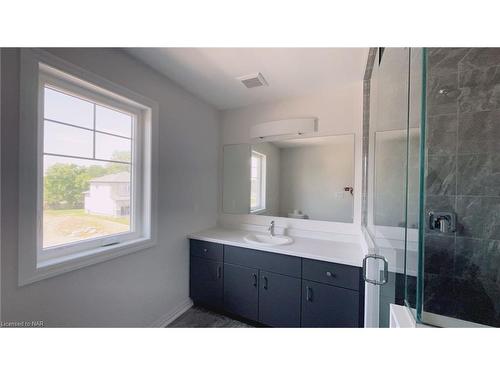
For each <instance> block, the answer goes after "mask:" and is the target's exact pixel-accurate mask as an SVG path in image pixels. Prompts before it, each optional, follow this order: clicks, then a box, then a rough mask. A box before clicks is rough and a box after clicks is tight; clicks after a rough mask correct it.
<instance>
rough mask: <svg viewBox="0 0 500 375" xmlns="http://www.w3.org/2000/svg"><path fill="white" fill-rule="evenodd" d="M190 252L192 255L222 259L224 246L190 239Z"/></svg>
mask: <svg viewBox="0 0 500 375" xmlns="http://www.w3.org/2000/svg"><path fill="white" fill-rule="evenodd" d="M190 253H191V256H195V257H200V258H205V259H211V260H220V261H222V257H223V246H222V244H219V243H214V242H207V241H199V240H190Z"/></svg>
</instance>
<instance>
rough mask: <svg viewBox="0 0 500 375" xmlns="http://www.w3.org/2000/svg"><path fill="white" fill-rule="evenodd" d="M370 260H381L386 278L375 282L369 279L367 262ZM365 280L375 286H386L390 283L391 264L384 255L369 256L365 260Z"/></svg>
mask: <svg viewBox="0 0 500 375" xmlns="http://www.w3.org/2000/svg"><path fill="white" fill-rule="evenodd" d="M369 258H373V259H377V260H378V259H380V260H382V261H383V262H384V278H383V279H382V280H380V281H379V280H373V279H370V278H368V276H367V274H366V273H367V272H368V270H367V269H368V267H367V262H368V259H369ZM363 279H364V280H365V281H366V282H367V283H370V284H375V285H384V284H386V283H387V281H389V263H388V262H387V259H386V258H385V257H384V256H382V255H377V254H368V255H366V256H365V257H364V258H363Z"/></svg>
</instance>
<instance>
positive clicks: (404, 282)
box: [363, 48, 500, 327]
mask: <svg viewBox="0 0 500 375" xmlns="http://www.w3.org/2000/svg"><path fill="white" fill-rule="evenodd" d="M370 58H372V66H371V74H370V75H369V77H365V97H364V98H365V101H366V102H365V108H364V112H365V121H364V149H363V154H364V167H365V168H364V179H365V186H364V188H365V189H364V194H363V207H364V210H363V224H364V225H363V226H364V232H365V234H366V237H367V239H368V242H369V247H370V253H371V254H372V255H374V256H375V257H372V258H373V259H369V260H368V261H367V264H368V266H367V268H368V270H367V272H366V275H365V276H367V278H368V279H369V280H372V281H374V282H375V284H380V285H374V284H370V283H367V289H368V290H369V291H370V290H371V296H372V297H368V298H369V299H370V298H371V299H372V301H367V302H368V305H369V306H372V310H373V311H372V313H373V316H378V318H374V319H372V321H371V322H368V326H379V327H387V326H389V306H390V304H398V305H405V306H407V307H408V309H409V310H410V311H411V313H412V314H413V316H414V317H415V319H416V321H417V322H420V323H424V324H428V325H433V326H439V327H450V326H453V327H468V326H478V325H488V326H500V78H499V77H500V73H499V72H500V49H491V48H429V49H428V48H384V49H382V48H379V49H372V50H371V55H370ZM367 70H368V69H367ZM377 256H378V257H379V258H383V260H384V261H385V264H384V262H378V260H379V259H377ZM368 295H370V293H368ZM374 296H375V297H376V298H375V297H374ZM367 316H370V314H367Z"/></svg>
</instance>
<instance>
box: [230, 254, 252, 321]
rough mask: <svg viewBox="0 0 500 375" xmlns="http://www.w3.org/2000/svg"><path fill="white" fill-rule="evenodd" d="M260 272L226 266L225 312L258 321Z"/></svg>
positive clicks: (241, 267) (231, 265)
mask: <svg viewBox="0 0 500 375" xmlns="http://www.w3.org/2000/svg"><path fill="white" fill-rule="evenodd" d="M258 302H259V270H258V269H255V268H249V267H243V266H237V265H234V264H227V263H226V264H224V310H225V311H227V312H229V313H231V314H235V315H239V316H241V317H243V318H246V319H250V320H254V321H257V319H258V317H259V312H258V307H259V305H258Z"/></svg>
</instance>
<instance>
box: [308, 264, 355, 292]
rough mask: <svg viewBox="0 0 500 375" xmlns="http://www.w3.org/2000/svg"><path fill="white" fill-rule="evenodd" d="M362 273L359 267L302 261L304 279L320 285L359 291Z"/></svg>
mask: <svg viewBox="0 0 500 375" xmlns="http://www.w3.org/2000/svg"><path fill="white" fill-rule="evenodd" d="M360 272H361V271H360V268H358V267H353V266H346V265H344V264H337V263H329V262H322V261H319V260H311V259H302V277H303V278H304V279H307V280H311V281H317V282H319V283H324V284H330V285H335V286H340V287H343V288H348V289H353V290H359V282H360Z"/></svg>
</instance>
